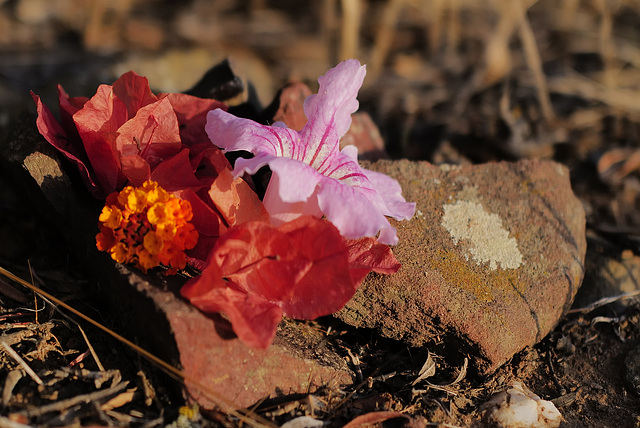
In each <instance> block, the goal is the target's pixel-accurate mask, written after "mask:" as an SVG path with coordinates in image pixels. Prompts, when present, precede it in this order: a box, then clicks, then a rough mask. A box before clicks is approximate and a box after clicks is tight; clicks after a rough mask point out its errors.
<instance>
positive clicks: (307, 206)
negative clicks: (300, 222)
mask: <svg viewBox="0 0 640 428" xmlns="http://www.w3.org/2000/svg"><path fill="white" fill-rule="evenodd" d="M291 162H297V161H293V160H291ZM303 165H305V166H306V167H307V168H309V167H308V166H307V165H306V164H303ZM310 169H312V168H310ZM284 177H285V179H284V183H287V182H288V180H287V176H286V175H285V176H284ZM292 187H295V186H291V185H287V184H282V181H281V179H280V176H279V174H277V173H274V174H273V175H272V176H271V180H270V181H269V185H268V186H267V191H266V193H265V195H264V198H263V201H262V202H263V204H264V207H265V209H266V210H267V212H268V213H269V216H270V218H271V224H273V225H274V226H279V225H281V224H282V223H286V222H288V221H292V220H295V219H296V218H298V217H300V216H302V215H311V216H314V217H317V218H320V217H322V211H321V210H320V207H319V206H318V203H317V199H318V198H317V197H316V195H315V194H313V193H312V194H311V195H309V196H307V197H305V198H304V199H300V200H298V201H296V202H288V201H285V200H283V197H282V194H283V193H284V194H285V195H286V191H287V190H286V189H291V188H292ZM283 189H284V190H283ZM315 190H316V189H315V187H314V189H313V191H314V192H315ZM286 196H289V199H290V196H291V195H286Z"/></svg>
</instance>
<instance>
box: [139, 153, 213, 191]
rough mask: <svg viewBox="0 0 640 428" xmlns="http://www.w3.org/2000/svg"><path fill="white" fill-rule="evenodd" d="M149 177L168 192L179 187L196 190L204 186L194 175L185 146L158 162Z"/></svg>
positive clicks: (179, 188)
mask: <svg viewBox="0 0 640 428" xmlns="http://www.w3.org/2000/svg"><path fill="white" fill-rule="evenodd" d="M151 179H152V180H153V181H157V182H158V184H159V185H160V186H161V187H162V188H163V189H165V190H166V191H168V192H173V191H176V190H181V189H191V190H193V191H198V190H199V189H201V188H202V187H203V186H204V184H203V183H202V182H201V181H200V180H199V179H198V178H197V177H196V175H195V172H194V169H193V166H192V164H191V159H189V149H187V148H185V149H182V150H181V151H180V152H179V153H178V154H177V155H175V156H173V157H172V158H170V159H167V160H165V161H164V162H162V163H160V164H159V165H158V166H157V167H156V169H154V170H153V172H152V173H151Z"/></svg>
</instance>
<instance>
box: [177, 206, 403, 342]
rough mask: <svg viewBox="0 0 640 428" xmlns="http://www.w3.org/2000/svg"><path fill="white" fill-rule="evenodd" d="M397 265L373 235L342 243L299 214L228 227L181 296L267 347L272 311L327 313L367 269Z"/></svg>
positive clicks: (323, 224) (302, 315) (300, 315)
mask: <svg viewBox="0 0 640 428" xmlns="http://www.w3.org/2000/svg"><path fill="white" fill-rule="evenodd" d="M383 247H384V248H387V250H388V251H384V250H383ZM372 249H373V251H371V250H372ZM399 267H400V265H399V264H398V262H397V261H396V260H395V258H394V257H393V253H391V250H390V249H389V247H388V246H386V245H382V244H378V243H377V242H376V241H375V239H373V238H363V239H361V240H354V241H345V240H344V238H343V237H342V236H341V235H340V233H339V232H338V230H337V229H336V228H335V226H333V225H332V224H331V223H329V222H328V221H326V220H322V219H318V218H315V217H312V216H302V217H299V218H297V219H296V220H293V221H291V222H288V223H285V224H283V225H281V226H280V227H278V228H275V227H273V226H271V225H270V224H269V223H267V222H262V221H260V222H255V221H254V222H247V223H243V224H241V225H239V226H235V227H232V228H230V229H229V230H228V231H227V233H226V234H225V235H223V236H222V237H221V238H220V239H219V240H218V242H217V244H216V246H215V248H214V249H213V252H212V253H211V256H210V258H209V260H208V264H207V267H206V268H205V269H204V271H203V273H202V275H201V276H200V277H197V278H194V279H192V280H191V281H189V282H188V283H187V284H186V285H185V286H184V287H183V288H182V290H181V294H182V295H183V296H184V297H186V298H187V299H189V301H190V302H191V303H192V304H193V305H194V306H196V307H198V308H199V309H200V310H202V311H205V312H213V311H215V312H217V311H221V312H224V313H225V314H226V315H227V317H228V318H229V320H230V322H231V324H232V325H233V328H234V331H235V332H236V334H237V335H238V337H239V338H240V339H241V340H243V341H244V342H245V343H247V344H248V345H250V346H254V347H258V348H266V347H267V346H269V344H270V343H271V342H272V341H273V338H274V336H275V333H276V329H277V325H278V322H279V321H280V317H279V316H278V317H276V316H275V315H276V314H278V313H280V314H284V315H286V316H288V317H291V318H297V319H314V318H317V317H320V316H323V315H328V314H331V313H334V312H336V311H338V310H340V309H341V308H342V307H343V306H344V305H345V304H346V302H347V301H348V300H349V299H351V297H353V294H354V293H355V292H356V289H357V287H358V285H359V284H360V282H361V280H362V279H363V278H364V276H365V275H366V273H368V272H370V271H371V270H376V271H379V272H381V273H391V272H395V271H396V270H397V269H398V268H399ZM365 271H366V273H365ZM242 294H244V297H241V295H242Z"/></svg>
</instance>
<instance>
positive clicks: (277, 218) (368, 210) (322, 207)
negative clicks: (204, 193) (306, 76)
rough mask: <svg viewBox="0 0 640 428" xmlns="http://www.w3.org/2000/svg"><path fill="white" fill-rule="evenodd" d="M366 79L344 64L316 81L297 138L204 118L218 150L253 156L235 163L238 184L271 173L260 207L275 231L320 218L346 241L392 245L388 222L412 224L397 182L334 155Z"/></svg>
mask: <svg viewBox="0 0 640 428" xmlns="http://www.w3.org/2000/svg"><path fill="white" fill-rule="evenodd" d="M364 75H365V67H364V66H361V65H360V63H359V62H358V61H357V60H347V61H344V62H342V63H340V64H339V65H338V66H337V67H335V68H333V69H331V70H329V71H328V72H327V73H326V74H325V75H324V76H322V77H320V78H319V79H318V82H319V84H320V88H319V90H318V94H317V95H312V96H310V97H309V98H307V100H306V101H305V105H304V111H305V114H306V115H307V118H308V121H307V124H306V125H305V126H304V127H303V128H302V130H301V131H300V132H297V131H295V130H293V129H288V128H285V127H284V126H283V124H281V123H276V124H274V125H273V126H264V125H260V124H258V123H256V122H253V121H251V120H248V119H241V118H237V117H235V116H233V115H231V114H229V113H227V112H225V111H222V110H213V111H211V112H209V114H208V115H207V125H206V131H207V134H208V135H209V138H210V139H211V141H212V142H213V143H214V144H215V145H217V146H218V147H221V148H223V149H226V150H228V151H235V150H246V151H249V152H251V153H253V154H254V156H253V157H252V158H250V159H243V158H240V159H238V160H237V161H236V164H235V168H234V174H235V175H236V176H240V175H242V174H243V173H249V174H254V173H256V172H257V171H258V170H259V169H260V168H261V167H263V166H265V165H268V166H269V168H270V169H271V171H272V177H271V180H270V182H269V185H268V187H267V191H266V194H265V197H264V200H263V202H264V205H265V208H266V209H267V211H268V212H269V214H270V216H271V222H272V223H273V224H274V225H279V224H282V223H283V222H286V221H290V220H293V219H295V218H297V217H299V216H301V215H304V214H310V215H314V216H316V217H321V216H322V215H325V216H326V217H327V218H328V219H329V221H331V222H332V223H333V224H334V225H335V226H336V227H337V228H338V230H339V231H340V233H341V234H342V235H343V236H344V237H347V238H359V237H363V236H376V234H378V233H379V234H380V235H379V241H380V242H381V243H384V244H391V245H393V244H396V243H397V241H398V238H397V235H396V232H395V229H394V228H393V227H392V226H391V225H390V223H389V221H388V220H387V219H386V217H385V216H390V217H394V218H396V219H397V220H404V219H409V218H411V216H413V213H414V211H415V204H414V203H407V202H406V201H405V200H404V198H403V197H402V191H401V188H400V185H399V184H398V183H397V181H395V180H393V179H391V178H390V177H387V176H384V175H382V174H378V173H375V172H371V171H367V170H365V169H363V168H361V167H360V165H359V164H358V162H357V150H356V148H355V147H352V146H347V147H345V148H344V149H343V150H342V152H340V151H339V142H340V138H342V136H343V135H344V134H345V133H346V132H347V131H348V129H349V126H350V125H351V114H352V113H353V112H355V111H356V110H357V108H358V101H357V99H356V96H357V93H358V90H359V89H360V86H361V85H362V82H363V80H364Z"/></svg>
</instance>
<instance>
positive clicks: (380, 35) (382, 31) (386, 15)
mask: <svg viewBox="0 0 640 428" xmlns="http://www.w3.org/2000/svg"><path fill="white" fill-rule="evenodd" d="M404 2H405V0H389V2H388V3H387V5H386V6H385V8H384V12H383V13H382V22H380V28H379V29H378V32H377V35H376V39H375V42H374V45H373V48H372V51H371V57H370V58H369V70H368V71H369V79H368V80H369V81H370V82H372V81H374V80H375V78H376V76H378V74H380V70H382V65H383V64H384V61H385V60H386V59H387V54H388V53H389V48H390V47H391V42H392V41H393V36H394V34H395V31H394V28H395V25H396V22H397V21H398V15H399V14H400V10H401V9H402V6H403V5H404Z"/></svg>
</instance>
